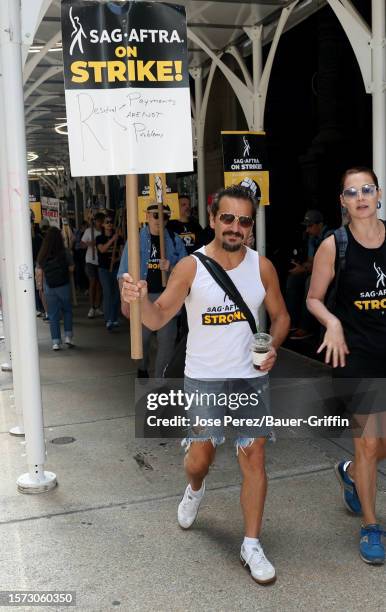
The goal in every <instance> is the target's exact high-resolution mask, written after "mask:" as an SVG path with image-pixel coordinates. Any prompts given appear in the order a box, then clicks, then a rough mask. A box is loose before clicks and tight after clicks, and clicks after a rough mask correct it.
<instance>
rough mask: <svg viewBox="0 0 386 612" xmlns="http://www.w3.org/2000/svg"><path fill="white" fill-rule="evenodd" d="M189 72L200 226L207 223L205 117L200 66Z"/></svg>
mask: <svg viewBox="0 0 386 612" xmlns="http://www.w3.org/2000/svg"><path fill="white" fill-rule="evenodd" d="M190 74H191V76H192V77H193V79H194V91H195V102H196V130H197V191H198V220H199V222H200V225H202V227H205V226H206V224H207V219H206V187H205V147H204V138H205V133H204V127H205V117H203V116H202V115H203V113H202V68H193V69H192V70H191V71H190Z"/></svg>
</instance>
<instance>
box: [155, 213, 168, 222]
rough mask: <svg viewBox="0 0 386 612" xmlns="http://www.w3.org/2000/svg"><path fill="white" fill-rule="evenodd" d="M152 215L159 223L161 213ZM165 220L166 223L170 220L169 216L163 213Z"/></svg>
mask: <svg viewBox="0 0 386 612" xmlns="http://www.w3.org/2000/svg"><path fill="white" fill-rule="evenodd" d="M151 214H152V215H153V217H154V219H155V220H156V221H158V219H159V213H157V212H152V213H151ZM163 218H164V221H167V220H168V219H169V215H168V214H167V213H163Z"/></svg>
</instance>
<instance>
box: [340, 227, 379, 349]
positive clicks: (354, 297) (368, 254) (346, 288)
mask: <svg viewBox="0 0 386 612" xmlns="http://www.w3.org/2000/svg"><path fill="white" fill-rule="evenodd" d="M347 234H348V244H347V250H346V264H345V268H344V270H343V271H342V273H341V276H340V279H339V287H338V291H337V302H336V309H335V314H336V316H337V317H338V318H339V320H340V321H341V323H342V325H343V329H344V332H345V338H346V342H347V345H348V348H349V349H355V350H358V349H359V350H361V351H363V352H365V353H369V354H371V355H380V356H386V241H385V242H384V243H383V244H382V245H381V246H380V247H379V248H377V249H368V248H365V247H364V246H362V245H361V244H359V242H357V241H356V240H355V238H354V236H353V235H352V233H351V231H350V229H349V228H347Z"/></svg>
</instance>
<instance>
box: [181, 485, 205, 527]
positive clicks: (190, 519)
mask: <svg viewBox="0 0 386 612" xmlns="http://www.w3.org/2000/svg"><path fill="white" fill-rule="evenodd" d="M201 489H202V493H201V495H200V497H196V496H193V495H192V489H191V487H190V484H188V486H187V487H186V489H185V493H184V497H183V498H182V500H181V502H180V504H179V506H178V512H177V518H178V524H179V526H180V527H182V529H189V527H191V526H192V525H193V523H194V521H195V520H196V517H197V514H198V509H199V507H200V504H201V501H202V498H203V497H204V493H205V480H204V481H203V483H202V487H201Z"/></svg>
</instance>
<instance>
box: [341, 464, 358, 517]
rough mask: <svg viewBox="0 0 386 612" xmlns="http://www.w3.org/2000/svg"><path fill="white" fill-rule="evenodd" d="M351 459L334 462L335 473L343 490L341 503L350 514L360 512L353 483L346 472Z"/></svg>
mask: <svg viewBox="0 0 386 612" xmlns="http://www.w3.org/2000/svg"><path fill="white" fill-rule="evenodd" d="M350 463H351V461H340V463H336V464H335V474H336V477H337V479H338V482H339V484H340V486H341V487H342V492H343V503H344V505H345V507H346V508H347V510H348V511H349V512H352V514H361V512H362V506H361V502H360V500H359V497H358V491H357V489H356V486H355V483H354V481H353V480H351V478H350V476H349V475H348V473H347V468H348V466H349V465H350Z"/></svg>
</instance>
